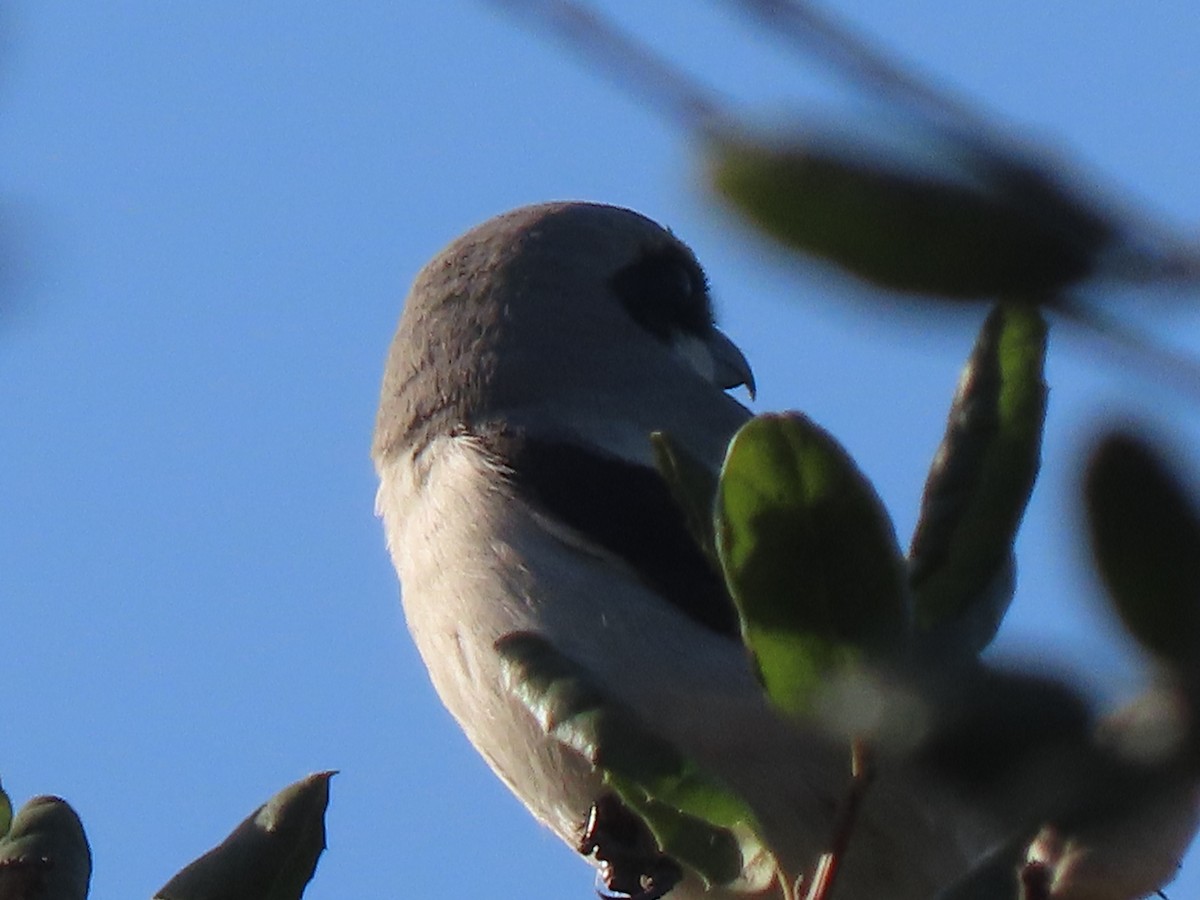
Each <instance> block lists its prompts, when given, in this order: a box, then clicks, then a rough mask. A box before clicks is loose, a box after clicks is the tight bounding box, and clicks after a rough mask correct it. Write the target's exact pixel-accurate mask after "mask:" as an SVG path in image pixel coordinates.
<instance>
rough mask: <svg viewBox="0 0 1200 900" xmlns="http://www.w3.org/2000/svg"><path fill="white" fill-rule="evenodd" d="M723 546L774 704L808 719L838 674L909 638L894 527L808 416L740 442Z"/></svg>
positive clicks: (772, 419) (744, 433)
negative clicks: (824, 686)
mask: <svg viewBox="0 0 1200 900" xmlns="http://www.w3.org/2000/svg"><path fill="white" fill-rule="evenodd" d="M717 542H718V548H719V551H720V556H721V563H722V566H723V569H724V571H725V579H726V582H727V583H728V585H729V589H730V592H731V594H732V595H733V598H734V602H735V603H736V604H737V607H738V613H739V615H740V617H741V625H742V636H743V639H744V640H745V642H746V645H747V646H748V647H749V648H750V650H751V652H752V653H753V655H754V658H755V661H756V663H757V665H758V670H759V674H760V677H761V678H762V681H763V685H764V687H765V688H766V691H767V694H768V696H770V698H771V700H772V701H773V702H774V703H775V704H776V705H777V706H779V707H780V708H781V709H783V710H785V711H786V712H789V713H792V714H800V713H803V712H805V711H807V710H808V709H809V708H810V706H811V703H812V701H813V698H814V693H815V691H816V689H817V688H818V686H819V685H820V683H821V681H822V679H823V678H824V677H825V675H826V674H827V673H829V672H830V671H833V670H837V669H840V668H843V667H844V666H846V665H848V664H850V663H852V662H854V661H856V660H857V659H859V658H860V656H861V655H862V654H863V653H867V654H873V655H876V656H888V655H891V654H894V653H896V652H897V651H899V650H901V649H902V648H903V646H904V644H905V641H906V638H907V636H908V624H909V623H908V605H907V604H908V600H907V594H906V591H905V586H904V574H903V571H904V570H903V560H902V558H901V555H900V552H899V549H898V547H897V546H896V537H895V533H894V531H893V529H892V523H891V520H890V519H889V518H888V515H887V512H886V510H884V508H883V505H882V504H881V503H880V501H879V498H878V497H877V496H876V494H875V491H874V489H873V488H872V487H871V484H870V483H869V482H868V481H867V480H866V478H865V477H864V476H863V475H862V473H861V472H859V470H858V468H857V467H856V466H855V465H854V462H853V460H851V459H850V457H849V456H848V455H847V454H846V452H845V451H844V450H843V449H842V448H841V446H839V445H838V443H837V442H836V441H835V440H834V439H833V437H832V436H831V435H829V434H828V433H827V432H826V431H824V430H823V429H821V428H819V427H818V426H816V425H815V424H813V423H812V422H811V421H810V420H809V419H807V418H806V417H804V416H802V415H800V414H799V413H788V414H785V415H764V416H758V417H757V418H755V419H752V420H751V421H750V422H748V423H746V425H744V426H743V427H742V428H741V429H740V430H739V431H738V433H737V434H736V435H735V436H734V439H733V442H732V443H731V444H730V446H729V452H728V454H727V456H726V458H725V465H724V467H723V469H722V472H721V481H720V486H719V489H718V499H717Z"/></svg>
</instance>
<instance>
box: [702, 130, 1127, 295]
mask: <svg viewBox="0 0 1200 900" xmlns="http://www.w3.org/2000/svg"><path fill="white" fill-rule="evenodd" d="M860 138H861V139H860ZM925 138H926V139H927V141H928V143H929V144H930V146H929V147H927V148H926V151H927V152H926V155H925V157H923V158H922V160H921V165H919V166H917V167H914V166H912V165H909V164H907V163H906V161H904V160H902V159H895V158H892V156H891V155H890V154H889V153H887V152H880V148H871V149H868V147H869V144H870V142H871V141H870V139H869V138H862V136H859V135H851V136H849V137H845V138H843V137H836V136H833V135H825V134H818V135H815V136H812V137H809V138H805V139H800V140H793V141H788V142H783V141H775V142H768V141H759V140H753V139H748V138H744V137H735V138H728V139H725V140H720V141H714V142H712V143H710V146H709V148H708V149H709V167H710V177H711V182H712V186H713V188H714V189H715V191H716V192H717V193H718V194H719V195H720V196H721V197H722V198H723V199H724V200H725V201H726V202H728V203H729V204H730V205H731V206H732V207H733V208H734V209H735V210H736V211H737V212H739V213H741V214H742V215H743V216H744V217H745V218H746V219H748V220H749V221H750V222H751V223H752V224H753V225H754V226H755V227H757V228H758V229H759V230H761V231H763V232H764V233H766V234H767V235H769V236H771V237H773V238H775V239H776V240H778V241H780V242H782V243H783V244H784V245H786V246H787V247H788V248H790V249H792V250H799V251H801V252H803V253H807V254H810V255H813V256H816V257H818V258H821V259H824V260H827V261H829V262H832V263H834V264H836V265H838V266H841V267H842V268H844V269H846V270H848V271H849V272H851V273H852V274H854V275H856V276H858V277H860V278H863V279H865V280H867V281H869V282H872V283H874V284H877V285H881V286H883V287H886V288H891V289H893V290H898V291H909V292H917V293H922V294H930V295H934V296H940V297H946V298H953V299H978V298H999V297H1009V298H1020V299H1022V300H1026V301H1029V302H1031V303H1032V302H1049V301H1052V300H1053V299H1054V298H1055V295H1056V294H1057V293H1058V292H1059V290H1060V289H1061V288H1062V287H1063V286H1065V285H1068V284H1071V283H1073V282H1075V281H1078V280H1080V279H1082V278H1084V277H1086V276H1087V275H1089V274H1091V273H1092V271H1093V269H1094V268H1095V264H1096V260H1097V257H1098V255H1099V253H1100V251H1101V249H1102V248H1104V246H1105V245H1106V244H1107V243H1108V242H1109V241H1110V240H1111V239H1112V237H1113V230H1112V228H1111V226H1110V225H1109V223H1108V222H1107V221H1105V220H1104V219H1103V218H1101V217H1100V216H1099V215H1098V214H1096V213H1095V212H1094V211H1092V210H1091V209H1089V208H1087V207H1086V206H1084V205H1083V204H1082V203H1081V202H1080V201H1079V200H1077V199H1075V198H1074V197H1072V196H1071V195H1070V194H1069V193H1068V192H1067V190H1066V189H1065V188H1063V187H1061V186H1060V185H1059V184H1057V183H1056V182H1055V181H1054V180H1053V179H1052V178H1051V177H1050V176H1049V175H1047V174H1045V173H1044V172H1042V171H1041V170H1040V169H1039V168H1037V167H1035V166H1034V165H1033V164H1031V163H1028V164H1027V163H1025V162H1024V161H1023V160H1019V159H1017V158H1015V157H1014V158H1008V157H1004V156H1001V155H999V154H997V153H994V152H988V151H987V150H985V149H984V148H983V147H982V146H980V145H978V144H972V143H970V142H968V141H967V140H966V139H963V138H959V137H957V136H955V135H954V134H953V133H952V132H950V131H948V130H947V131H944V132H942V131H936V132H935V131H933V130H930V131H929V133H928V134H927V135H925ZM872 151H874V152H872Z"/></svg>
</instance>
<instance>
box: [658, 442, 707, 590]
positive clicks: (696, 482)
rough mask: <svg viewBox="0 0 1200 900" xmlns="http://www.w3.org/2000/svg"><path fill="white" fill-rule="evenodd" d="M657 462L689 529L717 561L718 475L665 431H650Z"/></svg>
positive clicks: (697, 541) (702, 547)
mask: <svg viewBox="0 0 1200 900" xmlns="http://www.w3.org/2000/svg"><path fill="white" fill-rule="evenodd" d="M650 446H651V448H652V449H653V451H654V463H655V465H656V466H657V467H658V471H659V474H661V475H662V477H663V480H664V481H666V483H667V488H668V489H669V490H670V492H671V496H672V497H674V498H675V502H676V503H677V504H678V505H679V508H680V510H682V511H683V520H684V524H685V525H686V526H687V529H688V533H690V534H691V536H692V539H693V540H695V542H696V543H697V545H699V547H700V549H701V550H703V551H704V552H705V554H706V555H707V556H708V558H709V560H711V561H712V563H713V565H714V566H716V565H717V564H718V563H717V540H716V534H715V532H714V531H713V503H714V502H715V500H716V496H717V479H716V477H715V476H714V475H713V473H712V471H711V470H710V469H709V468H708V466H706V465H705V464H704V463H702V462H700V460H698V459H697V458H696V457H694V456H692V455H691V454H690V453H688V451H687V450H686V449H685V448H684V447H683V446H682V445H681V444H679V443H678V442H677V441H676V440H675V439H674V438H672V437H671V436H670V435H669V434H667V433H666V432H665V431H655V432H653V433H651V435H650Z"/></svg>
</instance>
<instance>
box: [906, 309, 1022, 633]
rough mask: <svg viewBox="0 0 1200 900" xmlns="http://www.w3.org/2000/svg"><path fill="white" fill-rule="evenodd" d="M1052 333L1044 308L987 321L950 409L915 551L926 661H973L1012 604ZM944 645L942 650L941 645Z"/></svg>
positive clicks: (995, 314) (914, 584)
mask: <svg viewBox="0 0 1200 900" xmlns="http://www.w3.org/2000/svg"><path fill="white" fill-rule="evenodd" d="M1045 355H1046V325H1045V322H1044V321H1043V319H1042V317H1041V315H1040V314H1039V313H1038V311H1037V310H1036V309H1033V308H1031V307H1025V306H1015V305H1003V306H997V307H996V308H994V309H993V310H992V312H991V314H990V315H989V316H988V317H987V320H986V321H985V322H984V325H983V328H982V329H981V331H980V333H979V338H978V340H977V341H976V343H975V349H974V350H973V351H972V353H971V356H970V358H969V359H968V360H967V364H966V367H965V368H964V369H963V373H962V377H961V378H960V380H959V384H958V390H957V392H956V393H955V396H954V401H953V403H952V404H951V406H950V415H949V417H948V420H947V423H946V433H945V436H944V437H943V438H942V443H941V446H940V447H938V450H937V453H936V454H935V455H934V459H933V465H932V466H931V468H930V471H929V477H928V480H927V481H926V482H925V492H924V495H923V497H922V499H921V513H920V517H919V518H918V521H917V528H916V532H915V533H914V535H913V541H912V548H911V550H910V551H909V584H910V587H911V588H912V590H913V602H914V606H915V611H916V624H917V628H918V631H919V632H931V631H932V632H933V634H932V635H931V636H932V637H933V638H934V640H932V641H929V642H928V644H929V646H928V647H927V648H923V654H922V655H926V653H927V652H935V653H939V654H941V653H948V654H950V655H953V656H961V655H968V656H970V655H974V654H976V653H978V652H979V651H980V650H982V649H983V648H984V647H985V646H987V644H988V643H990V642H991V640H992V638H993V637H994V636H995V633H996V629H997V628H998V627H999V624H1000V619H1001V618H1002V617H1003V615H1004V612H1005V610H1006V609H1007V607H1008V602H1009V600H1010V599H1011V597H1012V587H1013V578H1012V565H1013V564H1012V549H1013V543H1014V542H1015V540H1016V536H1017V529H1018V527H1019V526H1020V524H1021V518H1022V517H1023V516H1024V514H1025V506H1026V504H1027V503H1028V501H1029V496H1030V494H1031V492H1032V491H1033V485H1034V481H1035V480H1036V478H1037V473H1038V468H1039V465H1040V458H1041V447H1042V429H1043V424H1044V422H1045V418H1046V384H1045V381H1044V380H1043V368H1044V363H1045ZM939 645H940V646H939Z"/></svg>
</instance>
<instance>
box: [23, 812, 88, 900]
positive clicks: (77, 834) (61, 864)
mask: <svg viewBox="0 0 1200 900" xmlns="http://www.w3.org/2000/svg"><path fill="white" fill-rule="evenodd" d="M91 877H92V852H91V849H90V848H89V847H88V842H87V835H86V834H84V831H83V823H82V822H80V821H79V816H77V815H76V814H75V810H73V809H71V806H70V804H68V803H67V802H66V801H65V800H62V799H60V798H59V797H46V796H43V797H34V798H33V799H32V800H30V801H29V802H28V803H26V804H25V805H24V806H22V807H21V808H20V810H18V811H17V815H16V817H15V818H14V819H13V820H12V825H11V827H10V828H9V829H8V833H7V834H6V835H5V836H4V838H3V839H2V840H0V900H84V898H85V897H87V892H88V882H89V881H90V880H91Z"/></svg>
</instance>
